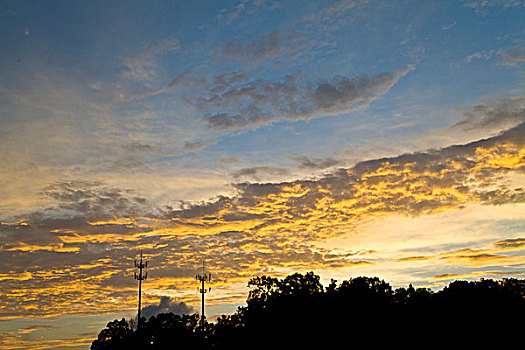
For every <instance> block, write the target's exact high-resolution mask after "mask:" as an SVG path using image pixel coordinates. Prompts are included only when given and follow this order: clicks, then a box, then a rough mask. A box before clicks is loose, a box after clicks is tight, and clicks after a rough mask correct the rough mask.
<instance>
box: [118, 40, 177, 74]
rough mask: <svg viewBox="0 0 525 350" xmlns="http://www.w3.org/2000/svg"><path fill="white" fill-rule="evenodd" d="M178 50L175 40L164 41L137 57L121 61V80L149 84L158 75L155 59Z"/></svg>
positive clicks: (148, 48)
mask: <svg viewBox="0 0 525 350" xmlns="http://www.w3.org/2000/svg"><path fill="white" fill-rule="evenodd" d="M179 48H180V45H179V40H178V39H177V38H169V39H165V40H163V41H161V42H159V43H157V44H154V45H150V46H148V47H147V48H146V49H145V50H144V51H143V52H142V53H140V54H138V55H137V56H134V57H130V58H126V59H124V60H123V62H122V64H123V68H124V69H123V71H122V73H121V76H122V78H124V79H127V80H131V81H135V82H149V81H152V80H154V79H155V78H156V77H157V74H158V64H157V61H156V59H157V58H158V56H159V55H167V54H168V53H170V52H173V51H176V50H178V49H179Z"/></svg>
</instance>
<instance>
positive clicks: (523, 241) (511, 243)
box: [494, 238, 525, 248]
mask: <svg viewBox="0 0 525 350" xmlns="http://www.w3.org/2000/svg"><path fill="white" fill-rule="evenodd" d="M494 245H495V246H497V247H500V248H519V247H523V246H525V238H514V239H505V240H503V241H499V242H496V243H494Z"/></svg>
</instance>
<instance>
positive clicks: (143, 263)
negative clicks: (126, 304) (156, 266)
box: [135, 250, 148, 329]
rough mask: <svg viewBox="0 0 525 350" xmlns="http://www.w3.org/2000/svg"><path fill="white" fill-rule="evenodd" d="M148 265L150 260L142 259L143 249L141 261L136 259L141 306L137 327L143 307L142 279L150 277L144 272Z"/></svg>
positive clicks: (136, 275) (136, 277)
mask: <svg viewBox="0 0 525 350" xmlns="http://www.w3.org/2000/svg"><path fill="white" fill-rule="evenodd" d="M146 267H148V261H147V260H144V261H143V260H142V250H141V251H140V261H139V262H137V260H135V268H137V269H139V273H138V274H137V273H136V272H135V279H136V280H138V281H139V307H138V312H137V314H138V316H137V317H138V318H137V329H138V328H139V327H140V310H141V307H140V303H141V298H142V281H144V280H145V279H147V278H148V273H147V272H146V273H145V274H144V273H143V272H142V270H143V269H144V268H146Z"/></svg>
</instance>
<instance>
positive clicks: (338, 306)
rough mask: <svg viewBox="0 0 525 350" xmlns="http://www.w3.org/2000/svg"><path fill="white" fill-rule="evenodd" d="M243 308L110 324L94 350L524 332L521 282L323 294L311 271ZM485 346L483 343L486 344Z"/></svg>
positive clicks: (370, 282)
mask: <svg viewBox="0 0 525 350" xmlns="http://www.w3.org/2000/svg"><path fill="white" fill-rule="evenodd" d="M248 285H249V287H251V290H250V293H249V296H248V299H247V301H246V306H245V307H240V308H239V309H238V311H237V312H236V313H235V314H233V315H227V316H224V315H223V316H220V317H219V318H218V319H217V322H215V323H214V324H212V323H208V322H206V321H202V320H200V319H199V316H198V315H183V316H178V315H174V314H171V313H170V314H159V315H157V316H154V317H151V318H150V319H149V320H148V321H146V320H144V319H143V320H142V321H143V322H141V327H140V328H139V329H137V330H135V331H133V330H132V328H131V326H130V325H129V324H128V323H127V322H126V321H125V320H124V319H123V320H121V321H118V320H115V321H112V322H110V323H108V325H107V328H106V329H104V330H102V331H101V332H100V334H99V336H98V339H97V340H95V341H94V342H93V344H92V345H91V349H92V350H102V349H104V350H105V349H108V350H109V349H175V348H188V349H190V348H192V349H241V348H243V349H244V348H252V349H253V348H256V349H262V348H276V346H277V345H276V344H278V346H277V348H293V349H298V348H306V349H315V348H319V349H324V348H328V347H336V346H337V347H338V348H339V347H340V345H341V344H346V345H352V346H351V347H357V346H367V347H372V348H375V347H376V346H377V345H396V344H397V345H405V346H409V347H415V346H420V347H429V346H432V345H434V344H439V342H441V344H443V345H446V344H449V343H451V342H452V341H454V342H455V344H456V345H460V344H463V345H469V346H473V345H474V344H481V343H487V342H493V341H497V342H498V343H499V345H500V346H502V345H503V344H511V343H512V344H519V341H518V339H519V338H520V337H519V335H520V334H522V332H523V329H524V328H523V327H524V326H525V324H524V321H523V315H524V311H525V280H518V279H503V280H499V281H494V280H486V279H482V280H480V281H477V282H467V281H455V282H452V283H451V284H450V285H449V286H448V287H445V288H444V289H443V290H441V291H439V292H432V291H431V290H430V289H425V288H418V289H415V288H413V287H412V285H410V286H409V287H408V288H399V289H396V290H393V289H392V288H391V286H390V285H389V284H388V283H386V282H385V281H383V280H380V279H378V278H369V277H357V278H352V279H350V280H348V281H343V282H342V283H340V284H339V285H338V284H337V282H336V281H334V280H332V282H331V283H330V285H329V286H328V287H326V288H324V287H323V286H322V285H321V283H320V281H319V276H317V275H315V274H314V273H312V272H309V273H307V274H305V275H302V274H299V273H296V274H293V275H290V276H288V277H286V278H283V279H281V280H280V279H277V278H272V277H267V276H263V277H256V278H253V279H252V280H250V282H249V284H248ZM487 344H488V343H487Z"/></svg>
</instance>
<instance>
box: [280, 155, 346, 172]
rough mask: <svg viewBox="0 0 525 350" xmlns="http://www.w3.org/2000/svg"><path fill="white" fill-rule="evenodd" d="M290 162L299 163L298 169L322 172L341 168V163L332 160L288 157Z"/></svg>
mask: <svg viewBox="0 0 525 350" xmlns="http://www.w3.org/2000/svg"><path fill="white" fill-rule="evenodd" d="M288 158H290V159H291V160H293V161H295V162H297V163H299V169H315V170H322V169H327V168H332V167H335V166H341V165H342V164H343V161H341V160H337V159H333V158H330V157H328V158H315V159H311V158H309V157H307V156H290V157H288Z"/></svg>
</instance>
